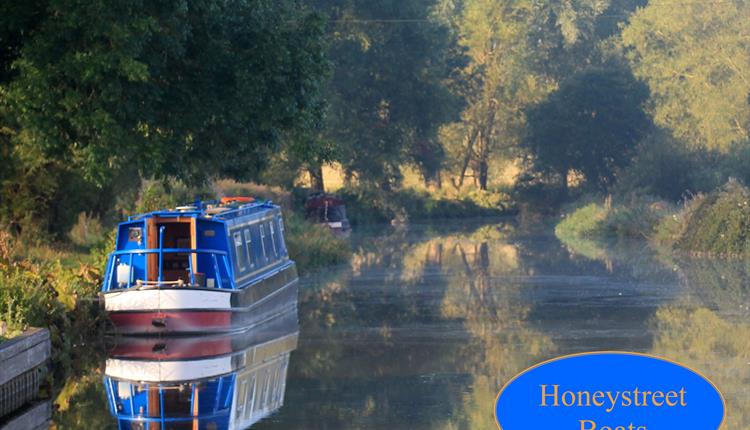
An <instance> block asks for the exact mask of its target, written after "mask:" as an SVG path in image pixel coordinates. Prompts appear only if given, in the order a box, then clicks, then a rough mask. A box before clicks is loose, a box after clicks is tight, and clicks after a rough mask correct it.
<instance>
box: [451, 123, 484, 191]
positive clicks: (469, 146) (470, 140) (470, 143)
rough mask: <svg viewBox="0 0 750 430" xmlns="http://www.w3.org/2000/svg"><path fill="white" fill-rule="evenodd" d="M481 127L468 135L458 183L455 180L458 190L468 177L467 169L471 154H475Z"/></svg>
mask: <svg viewBox="0 0 750 430" xmlns="http://www.w3.org/2000/svg"><path fill="white" fill-rule="evenodd" d="M479 132H480V131H479V127H474V129H473V130H472V132H471V133H469V134H468V135H467V136H466V153H464V159H463V162H462V163H461V173H460V174H459V176H458V184H456V183H455V182H454V184H453V185H454V186H455V187H456V189H457V190H460V189H461V187H463V186H464V179H465V178H466V169H468V168H469V162H470V161H471V156H472V155H473V154H474V142H476V140H477V137H478V136H479Z"/></svg>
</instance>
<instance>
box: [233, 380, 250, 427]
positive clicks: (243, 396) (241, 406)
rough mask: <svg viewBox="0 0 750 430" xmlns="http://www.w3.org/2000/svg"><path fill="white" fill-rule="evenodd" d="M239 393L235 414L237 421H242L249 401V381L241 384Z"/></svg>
mask: <svg viewBox="0 0 750 430" xmlns="http://www.w3.org/2000/svg"><path fill="white" fill-rule="evenodd" d="M237 393H238V394H237V409H236V410H235V412H234V417H235V419H240V417H241V416H242V414H243V412H244V410H245V402H246V401H247V380H244V381H242V382H241V384H240V389H239V390H237Z"/></svg>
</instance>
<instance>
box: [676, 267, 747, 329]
mask: <svg viewBox="0 0 750 430" xmlns="http://www.w3.org/2000/svg"><path fill="white" fill-rule="evenodd" d="M677 267H679V272H680V275H681V278H682V281H683V283H684V284H686V285H687V287H688V288H689V290H690V293H691V294H692V295H694V296H695V297H696V298H697V299H698V301H699V303H701V304H702V305H704V306H706V307H707V308H709V309H715V310H717V311H718V312H719V313H720V314H721V315H722V316H723V317H728V318H736V319H737V320H739V321H748V318H750V261H749V260H721V259H711V258H694V259H683V260H679V261H678V262H677Z"/></svg>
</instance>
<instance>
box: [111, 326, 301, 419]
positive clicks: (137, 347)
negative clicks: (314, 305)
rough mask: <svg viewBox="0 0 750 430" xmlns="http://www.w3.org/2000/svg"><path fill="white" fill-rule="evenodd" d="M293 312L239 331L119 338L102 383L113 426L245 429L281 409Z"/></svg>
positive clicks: (293, 336)
mask: <svg viewBox="0 0 750 430" xmlns="http://www.w3.org/2000/svg"><path fill="white" fill-rule="evenodd" d="M297 337H298V332H297V315H296V312H290V313H287V314H285V315H284V316H283V317H281V318H278V319H276V320H274V322H273V323H271V324H266V325H262V326H258V327H256V328H254V329H253V330H248V331H246V332H244V333H236V334H232V335H229V334H224V335H212V336H204V337H167V338H144V337H134V338H122V339H119V340H118V343H117V345H116V346H115V347H114V348H113V349H112V350H111V351H110V353H109V358H108V359H107V363H106V368H105V376H104V385H105V390H106V392H107V400H108V403H109V408H110V413H111V414H112V415H113V416H114V417H115V418H116V419H117V425H118V428H119V429H144V430H146V429H148V430H154V429H158V430H168V429H175V430H176V429H196V430H198V429H207V430H208V429H211V430H220V429H245V428H247V427H249V426H251V425H253V424H254V423H256V422H258V421H260V420H261V419H263V418H265V417H267V416H268V415H270V414H271V413H273V412H275V411H276V410H278V409H279V408H281V406H282V404H283V402H284V391H285V389H286V376H287V369H288V367H289V357H290V353H291V351H293V350H294V349H295V348H296V347H297Z"/></svg>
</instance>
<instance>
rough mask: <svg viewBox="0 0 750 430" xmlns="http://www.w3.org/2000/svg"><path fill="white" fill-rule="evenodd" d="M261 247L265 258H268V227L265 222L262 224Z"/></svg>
mask: <svg viewBox="0 0 750 430" xmlns="http://www.w3.org/2000/svg"><path fill="white" fill-rule="evenodd" d="M260 247H261V249H262V250H263V258H264V259H266V260H268V256H267V255H266V229H265V226H264V225H263V224H261V225H260Z"/></svg>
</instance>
